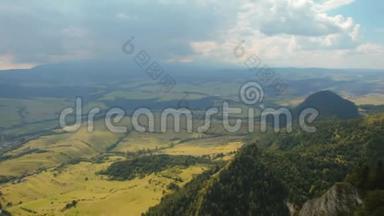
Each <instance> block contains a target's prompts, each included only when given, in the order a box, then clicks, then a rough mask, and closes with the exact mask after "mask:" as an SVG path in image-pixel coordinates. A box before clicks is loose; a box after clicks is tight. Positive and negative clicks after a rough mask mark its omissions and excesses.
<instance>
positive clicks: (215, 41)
mask: <svg viewBox="0 0 384 216" xmlns="http://www.w3.org/2000/svg"><path fill="white" fill-rule="evenodd" d="M349 4H353V0H322V1H319V0H316V1H315V0H257V1H255V0H227V1H225V3H223V2H222V1H219V0H189V1H187V0H156V1H154V0H131V1H124V0H113V1H108V2H105V1H97V2H95V1H90V0H84V1H62V2H57V1H50V0H41V1H28V2H24V3H23V4H18V5H16V3H15V0H3V1H2V3H1V4H0V12H1V13H0V25H1V26H2V28H0V35H1V36H2V41H1V42H0V56H2V64H3V65H8V66H9V67H11V66H12V65H14V66H17V65H19V66H23V64H26V65H30V64H45V63H52V62H61V61H71V60H82V59H89V58H99V59H100V58H103V59H105V58H121V57H122V56H123V54H122V53H121V49H120V48H121V45H122V44H123V43H124V42H125V41H126V40H127V39H128V38H130V37H132V36H134V37H135V41H134V42H135V46H136V48H137V49H143V50H146V51H147V52H148V53H149V54H150V55H151V57H153V58H156V59H157V60H159V61H167V62H171V63H172V62H177V63H187V62H192V61H196V62H197V61H203V60H204V61H214V62H223V63H235V64H238V61H239V59H238V58H237V57H236V56H234V54H233V52H234V49H235V48H236V47H238V46H239V44H241V46H243V47H244V49H245V50H246V53H247V55H257V56H259V57H260V58H262V59H263V61H265V62H268V63H270V64H271V65H276V66H311V65H312V66H324V67H332V66H340V65H342V64H345V65H344V66H346V67H348V63H349V62H352V60H353V61H355V60H356V59H355V58H356V57H352V56H358V55H363V53H365V55H367V56H370V54H371V52H375V53H376V54H372V56H375V57H374V58H377V57H376V56H378V55H383V54H382V53H381V52H379V51H380V50H381V45H378V44H374V43H368V42H367V41H364V39H363V38H362V36H361V33H360V25H359V24H358V23H356V21H355V20H354V19H353V18H352V17H347V16H344V15H342V14H337V13H335V9H338V8H341V7H343V6H345V5H349ZM331 11H332V13H331ZM10 54H12V55H10ZM247 55H244V56H243V57H244V58H245V57H246V56H247ZM10 56H12V57H10ZM366 58H368V57H364V56H363V57H362V56H360V61H358V62H360V65H361V66H365V65H369V64H368V63H367V62H370V63H372V61H368V60H365V59H366ZM332 59H334V60H333V61H332ZM352 63H354V64H355V62H352ZM383 64H384V63H383ZM383 67H384V65H383Z"/></svg>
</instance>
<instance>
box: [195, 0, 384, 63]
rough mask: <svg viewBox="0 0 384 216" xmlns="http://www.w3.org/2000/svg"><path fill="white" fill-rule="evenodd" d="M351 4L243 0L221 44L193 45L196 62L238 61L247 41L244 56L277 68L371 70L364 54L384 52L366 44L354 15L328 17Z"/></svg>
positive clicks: (291, 0) (340, 2) (342, 2)
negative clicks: (237, 50) (206, 59)
mask: <svg viewBox="0 0 384 216" xmlns="http://www.w3.org/2000/svg"><path fill="white" fill-rule="evenodd" d="M350 3H352V1H334V0H332V1H326V2H325V3H322V4H320V3H315V2H314V1H312V0H285V1H282V0H258V1H251V0H244V1H243V3H242V4H241V5H239V8H237V10H238V11H239V13H238V14H237V16H236V18H235V19H236V21H235V22H234V24H233V25H232V26H230V27H229V28H228V30H227V31H224V32H223V33H221V34H220V35H217V37H216V40H210V41H209V42H207V41H195V42H192V43H191V47H192V48H193V50H194V51H195V53H196V55H195V59H199V58H202V56H204V57H211V58H213V59H216V60H220V61H226V62H232V63H236V62H237V63H239V59H238V58H236V57H235V56H234V54H233V50H234V49H235V48H236V47H237V46H238V44H239V43H240V42H241V41H244V43H243V48H244V49H245V50H246V53H247V55H245V56H243V57H244V58H246V57H248V56H249V55H256V56H258V57H259V58H261V59H262V60H263V61H264V62H267V63H270V64H272V65H276V66H306V67H315V66H316V67H343V66H344V67H349V64H350V65H353V67H359V66H360V67H370V65H371V66H372V64H371V63H372V61H363V60H366V59H367V58H369V57H364V56H362V55H363V54H362V51H363V50H365V53H366V54H369V56H371V55H375V56H376V55H382V54H373V53H372V52H374V51H375V52H376V53H379V52H377V51H378V50H379V49H377V47H375V46H372V45H364V46H362V44H363V41H362V40H361V38H360V25H359V24H357V23H355V22H354V20H353V19H352V17H345V16H342V15H329V14H328V13H327V11H328V10H331V9H334V8H337V7H341V6H344V5H347V4H350ZM320 8H321V10H320ZM352 53H353V54H352ZM352 56H353V57H352ZM356 56H359V59H360V60H359V61H356ZM242 60H243V59H242ZM365 62H370V64H366V63H365ZM382 66H383V67H384V63H383V64H382Z"/></svg>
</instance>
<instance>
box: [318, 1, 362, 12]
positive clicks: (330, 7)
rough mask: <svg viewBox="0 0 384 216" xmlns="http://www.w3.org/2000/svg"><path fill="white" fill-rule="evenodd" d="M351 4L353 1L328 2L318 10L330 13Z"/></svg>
mask: <svg viewBox="0 0 384 216" xmlns="http://www.w3.org/2000/svg"><path fill="white" fill-rule="evenodd" d="M353 2H354V0H328V1H326V2H324V3H323V4H321V5H319V6H318V9H319V10H321V11H330V10H334V9H336V8H339V7H342V6H345V5H349V4H351V3H353Z"/></svg>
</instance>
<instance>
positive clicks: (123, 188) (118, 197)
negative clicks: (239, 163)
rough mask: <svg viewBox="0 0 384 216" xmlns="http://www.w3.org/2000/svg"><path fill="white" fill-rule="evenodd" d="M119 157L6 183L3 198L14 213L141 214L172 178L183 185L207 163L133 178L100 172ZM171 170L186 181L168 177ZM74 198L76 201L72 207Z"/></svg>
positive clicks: (157, 197)
mask: <svg viewBox="0 0 384 216" xmlns="http://www.w3.org/2000/svg"><path fill="white" fill-rule="evenodd" d="M117 159H119V158H113V159H111V160H109V161H108V162H105V163H102V164H94V163H89V162H81V163H79V164H76V165H69V166H66V167H65V168H61V169H49V170H47V171H44V172H42V173H39V174H36V175H32V176H29V177H26V178H23V179H22V180H21V182H20V183H18V184H12V183H10V184H6V185H3V186H2V187H1V192H2V196H1V201H2V202H3V203H6V205H7V206H8V210H9V211H10V212H11V213H13V214H14V215H36V214H37V215H127V212H129V213H130V214H129V215H140V214H141V213H142V212H144V211H145V210H146V209H147V208H149V207H150V206H153V205H155V204H157V203H158V202H159V201H160V198H161V197H162V196H163V195H164V194H166V193H169V192H170V190H169V189H167V186H168V185H169V184H170V183H171V182H174V183H176V184H178V185H179V186H183V185H184V184H185V183H187V182H188V181H190V180H191V179H192V177H193V176H194V175H197V174H200V173H201V172H203V171H204V170H205V169H206V168H205V166H203V165H201V166H200V165H196V166H191V167H188V168H186V169H179V168H172V169H170V170H165V171H163V172H160V173H157V174H151V175H148V176H145V177H144V178H142V179H139V178H136V179H133V180H130V181H112V180H108V179H107V177H105V176H101V175H97V174H96V173H97V172H98V171H101V170H103V169H105V168H106V167H107V166H108V165H109V164H110V163H111V162H112V161H114V160H117ZM170 173H171V174H172V176H173V177H179V178H181V179H182V181H181V182H175V181H174V179H173V178H169V177H167V176H169V175H170ZM73 200H76V205H75V206H73V207H68V205H67V204H68V203H71V202H72V201H73ZM66 206H67V208H66Z"/></svg>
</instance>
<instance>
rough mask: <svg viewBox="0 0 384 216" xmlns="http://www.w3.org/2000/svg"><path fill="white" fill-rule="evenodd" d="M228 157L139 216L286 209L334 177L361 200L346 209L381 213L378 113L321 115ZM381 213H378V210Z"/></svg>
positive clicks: (382, 134) (382, 124) (382, 149)
mask: <svg viewBox="0 0 384 216" xmlns="http://www.w3.org/2000/svg"><path fill="white" fill-rule="evenodd" d="M248 141H249V143H254V144H249V145H246V146H244V147H243V148H242V150H241V151H240V152H239V153H238V154H237V155H236V158H235V160H234V161H232V162H230V163H229V164H227V165H226V166H225V167H223V168H222V169H219V170H215V171H211V172H207V173H204V174H203V175H202V176H199V177H197V178H196V179H195V180H193V181H192V182H191V183H190V184H188V185H186V187H185V188H183V189H181V190H179V191H177V192H176V193H174V194H170V195H168V196H166V197H165V198H163V199H162V202H161V203H160V204H159V205H158V206H155V207H153V208H151V209H150V210H149V211H148V212H147V213H146V215H175V214H178V215H254V214H256V213H257V215H288V214H289V213H288V209H287V207H286V203H285V202H288V203H293V204H295V205H297V206H302V205H303V204H304V203H305V202H306V201H308V200H309V199H312V198H315V197H319V196H320V195H322V194H323V193H324V192H326V191H327V190H328V189H329V188H330V187H331V186H332V185H334V184H335V183H337V182H350V183H351V184H352V185H353V186H354V187H356V188H357V189H358V190H359V191H360V194H361V197H362V199H363V201H364V202H363V203H364V204H363V205H361V206H359V207H358V208H357V209H354V210H353V211H355V212H356V214H358V215H380V214H382V212H383V211H382V210H383V206H384V191H383V189H384V187H383V182H384V170H383V161H384V160H383V159H384V145H383V142H384V116H383V115H373V116H370V117H366V118H361V119H354V120H343V121H341V120H340V121H336V120H332V121H330V120H328V121H327V120H324V121H321V122H319V123H318V124H317V132H316V133H313V134H309V133H304V132H300V131H295V132H292V133H280V134H263V135H261V134H254V135H251V136H250V137H249V138H248ZM380 212H381V213H380Z"/></svg>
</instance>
